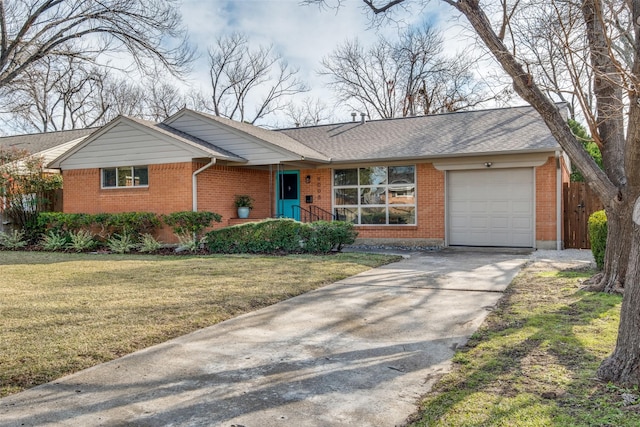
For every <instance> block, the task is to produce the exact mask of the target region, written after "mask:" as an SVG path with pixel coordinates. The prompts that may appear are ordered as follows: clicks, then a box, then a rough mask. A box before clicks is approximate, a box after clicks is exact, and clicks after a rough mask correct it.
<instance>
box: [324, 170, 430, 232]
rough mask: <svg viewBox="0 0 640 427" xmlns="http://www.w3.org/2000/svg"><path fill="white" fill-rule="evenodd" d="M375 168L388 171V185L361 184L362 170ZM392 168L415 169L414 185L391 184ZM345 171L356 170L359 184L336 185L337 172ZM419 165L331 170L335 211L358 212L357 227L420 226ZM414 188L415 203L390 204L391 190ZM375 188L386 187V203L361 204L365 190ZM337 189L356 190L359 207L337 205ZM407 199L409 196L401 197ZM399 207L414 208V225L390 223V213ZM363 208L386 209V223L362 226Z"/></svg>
mask: <svg viewBox="0 0 640 427" xmlns="http://www.w3.org/2000/svg"><path fill="white" fill-rule="evenodd" d="M375 166H383V167H385V168H386V170H387V177H386V182H387V183H386V184H360V169H366V168H371V167H375ZM392 167H413V183H389V181H388V179H389V168H392ZM343 169H356V176H357V180H358V181H357V184H355V185H336V184H335V178H336V175H335V171H336V170H343ZM417 169H418V168H417V165H416V164H401V165H398V164H386V165H363V166H352V167H343V168H332V169H331V203H332V208H333V211H334V212H335V210H336V209H341V208H345V209H351V210H354V211H356V213H357V221H358V222H357V223H354V225H355V226H358V227H416V226H417V225H418V183H417ZM409 186H411V187H413V191H414V196H413V203H407V204H399V203H396V204H392V203H389V192H390V191H391V190H393V189H394V188H395V189H398V188H400V187H409ZM375 187H384V189H385V194H386V197H385V203H384V204H362V203H361V194H362V193H361V191H362V189H364V188H369V189H371V188H375ZM336 189H355V190H356V191H357V205H337V204H336ZM401 197H407V196H401ZM397 207H412V208H413V220H414V222H413V223H410V224H391V223H389V213H390V210H392V209H393V208H397ZM362 208H384V210H385V216H386V218H385V223H384V224H362V223H361V221H362Z"/></svg>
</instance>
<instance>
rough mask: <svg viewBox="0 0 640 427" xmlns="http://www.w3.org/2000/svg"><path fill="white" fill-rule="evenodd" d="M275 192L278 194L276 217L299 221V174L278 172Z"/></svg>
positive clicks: (296, 172)
mask: <svg viewBox="0 0 640 427" xmlns="http://www.w3.org/2000/svg"><path fill="white" fill-rule="evenodd" d="M276 190H277V194H278V216H279V217H283V218H293V219H295V220H298V221H300V172H299V171H283V172H280V173H279V174H278V183H277V189H276Z"/></svg>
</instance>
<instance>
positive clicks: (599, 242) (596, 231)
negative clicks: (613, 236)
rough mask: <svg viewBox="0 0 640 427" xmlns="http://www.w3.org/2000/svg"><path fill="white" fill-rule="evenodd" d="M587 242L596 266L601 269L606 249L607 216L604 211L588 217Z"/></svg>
mask: <svg viewBox="0 0 640 427" xmlns="http://www.w3.org/2000/svg"><path fill="white" fill-rule="evenodd" d="M589 241H590V242H591V252H593V258H595V260H596V265H597V266H598V268H599V269H602V268H603V267H604V253H605V249H606V247H607V214H606V213H605V212H604V211H596V212H594V213H592V214H591V216H590V217H589Z"/></svg>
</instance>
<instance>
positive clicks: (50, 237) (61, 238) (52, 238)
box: [40, 230, 69, 251]
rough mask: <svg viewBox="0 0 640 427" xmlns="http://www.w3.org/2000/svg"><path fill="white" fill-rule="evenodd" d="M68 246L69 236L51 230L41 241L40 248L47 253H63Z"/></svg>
mask: <svg viewBox="0 0 640 427" xmlns="http://www.w3.org/2000/svg"><path fill="white" fill-rule="evenodd" d="M68 244H69V237H68V235H67V234H66V233H65V234H63V233H61V232H58V231H54V230H49V232H48V233H47V234H43V235H42V239H41V240H40V246H41V247H42V249H44V250H45V251H62V250H64V249H65V248H66V247H67V245H68Z"/></svg>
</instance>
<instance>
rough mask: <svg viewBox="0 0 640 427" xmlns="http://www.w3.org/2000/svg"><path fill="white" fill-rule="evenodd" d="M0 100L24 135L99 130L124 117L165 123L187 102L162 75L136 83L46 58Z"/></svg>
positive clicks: (0, 114)
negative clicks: (164, 121) (104, 125)
mask: <svg viewBox="0 0 640 427" xmlns="http://www.w3.org/2000/svg"><path fill="white" fill-rule="evenodd" d="M0 96H1V97H2V98H3V100H4V104H3V106H2V111H0V118H1V119H2V120H3V121H4V122H5V123H7V124H8V125H9V127H11V128H13V129H15V130H19V131H22V132H48V131H57V130H67V129H78V128H86V127H93V126H100V125H103V124H105V123H107V122H108V121H109V120H111V119H113V118H114V117H115V116H117V115H119V114H122V115H127V116H133V117H139V118H144V119H148V120H154V121H160V120H163V119H165V118H166V117H168V116H169V115H171V114H173V113H175V112H176V111H177V110H179V109H180V108H182V107H183V106H185V105H186V103H187V99H186V98H185V97H184V96H183V95H182V94H181V92H180V90H179V89H178V88H177V87H175V86H172V85H170V84H169V83H167V82H166V81H163V78H162V77H161V75H160V74H158V73H156V74H155V77H154V78H153V79H144V80H142V81H135V82H133V81H131V79H128V78H126V77H123V76H118V75H117V73H116V72H115V71H113V70H112V72H111V73H110V72H109V71H108V70H106V69H102V68H98V67H96V66H93V65H90V64H87V63H84V62H82V61H78V60H77V59H76V58H73V57H67V58H45V59H44V60H42V61H40V62H39V63H38V64H34V66H33V67H32V69H31V70H30V72H29V73H25V74H24V75H22V76H20V77H19V78H17V79H15V80H14V81H13V82H12V83H11V84H10V85H7V86H5V87H4V88H0Z"/></svg>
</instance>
